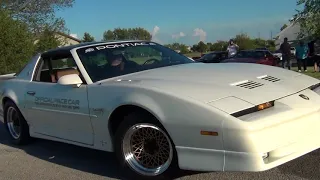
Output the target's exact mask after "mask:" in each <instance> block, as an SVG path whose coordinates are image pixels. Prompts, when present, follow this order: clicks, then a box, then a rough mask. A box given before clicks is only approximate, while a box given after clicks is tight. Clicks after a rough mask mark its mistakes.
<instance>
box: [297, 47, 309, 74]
mask: <svg viewBox="0 0 320 180" xmlns="http://www.w3.org/2000/svg"><path fill="white" fill-rule="evenodd" d="M308 52H309V48H308V46H306V45H305V44H304V42H303V41H300V42H299V45H298V46H297V47H296V58H297V63H298V71H299V72H301V64H302V65H303V70H304V71H307V63H306V60H307V57H308Z"/></svg>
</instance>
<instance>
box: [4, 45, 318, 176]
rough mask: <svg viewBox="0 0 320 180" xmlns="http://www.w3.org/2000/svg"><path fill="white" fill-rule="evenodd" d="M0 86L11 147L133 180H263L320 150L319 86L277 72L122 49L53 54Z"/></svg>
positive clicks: (82, 48) (152, 49)
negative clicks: (257, 177)
mask: <svg viewBox="0 0 320 180" xmlns="http://www.w3.org/2000/svg"><path fill="white" fill-rule="evenodd" d="M0 79H1V83H0V95H1V97H0V102H1V104H2V106H1V111H2V112H3V113H2V114H3V119H4V124H5V127H6V129H7V130H8V133H9V134H10V137H11V139H12V140H13V142H14V143H16V144H26V143H28V142H30V140H31V139H32V138H42V139H49V140H54V141H60V142H64V143H69V144H74V145H78V146H83V147H88V148H92V149H98V150H102V151H109V152H115V153H116V155H117V157H118V160H119V163H120V165H121V166H122V167H123V168H124V169H125V170H127V171H128V173H129V174H128V175H130V177H132V176H131V175H134V176H136V177H137V178H136V179H139V178H140V179H141V178H151V179H154V178H162V177H166V176H167V175H168V174H171V173H169V172H171V170H173V169H175V168H180V169H184V170H195V171H264V170H268V169H271V168H274V167H277V166H279V165H281V164H283V163H286V162H288V161H290V160H293V159H295V158H298V157H300V156H302V155H304V154H306V153H309V152H311V151H314V150H316V149H318V148H319V147H320V138H319V137H320V131H319V129H320V96H319V94H320V87H319V85H320V84H319V83H320V81H319V80H318V79H315V78H312V77H309V76H306V75H303V74H301V73H296V72H293V71H289V70H285V69H282V68H278V67H271V66H266V65H258V64H246V63H219V64H203V63H197V62H194V61H192V60H190V59H189V58H187V57H185V56H183V55H180V54H178V53H176V52H175V51H173V50H171V49H168V48H166V47H164V46H162V45H159V44H157V43H154V42H149V41H116V42H94V43H86V44H80V45H75V46H68V47H62V48H58V49H54V50H50V51H47V52H44V53H42V54H39V55H37V56H35V57H34V58H32V60H30V62H29V63H28V64H27V65H26V66H25V67H24V68H23V69H22V70H21V71H20V72H18V73H16V74H9V75H3V76H1V78H0Z"/></svg>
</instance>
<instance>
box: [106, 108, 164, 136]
mask: <svg viewBox="0 0 320 180" xmlns="http://www.w3.org/2000/svg"><path fill="white" fill-rule="evenodd" d="M154 108H156V107H154ZM135 111H140V112H141V113H147V114H149V115H151V116H153V117H155V119H156V120H157V121H158V122H159V123H160V124H161V125H162V126H163V128H165V126H164V124H163V122H162V120H161V119H162V117H163V113H162V111H161V109H159V107H157V108H156V109H152V106H149V107H146V106H143V105H141V104H137V103H125V104H121V105H119V106H117V107H116V108H114V110H113V111H112V113H111V114H110V116H109V120H108V121H109V122H108V130H109V133H110V136H111V139H112V140H113V139H114V135H115V133H116V131H117V129H118V127H119V125H120V124H121V122H123V120H124V117H125V116H126V115H128V114H129V113H132V112H135ZM165 129H166V128H165ZM166 131H167V130H166ZM168 134H169V133H168ZM169 136H170V134H169Z"/></svg>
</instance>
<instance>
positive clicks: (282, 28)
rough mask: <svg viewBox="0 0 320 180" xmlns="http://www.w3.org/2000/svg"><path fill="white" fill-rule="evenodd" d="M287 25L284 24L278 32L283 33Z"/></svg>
mask: <svg viewBox="0 0 320 180" xmlns="http://www.w3.org/2000/svg"><path fill="white" fill-rule="evenodd" d="M287 27H288V25H287V24H284V25H283V26H282V27H281V28H280V31H283V30H284V29H285V28H287Z"/></svg>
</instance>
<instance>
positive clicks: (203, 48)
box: [197, 41, 207, 53]
mask: <svg viewBox="0 0 320 180" xmlns="http://www.w3.org/2000/svg"><path fill="white" fill-rule="evenodd" d="M197 46H198V52H201V53H203V52H206V51H207V45H206V44H205V43H204V42H203V41H200V42H199V43H198V45H197Z"/></svg>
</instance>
